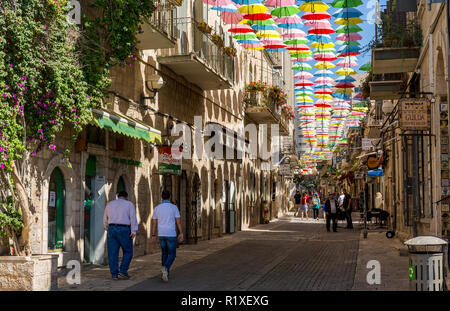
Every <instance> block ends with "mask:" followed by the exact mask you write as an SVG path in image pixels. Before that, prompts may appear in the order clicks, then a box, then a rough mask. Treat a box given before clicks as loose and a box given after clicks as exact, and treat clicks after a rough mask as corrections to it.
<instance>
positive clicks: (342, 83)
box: [334, 82, 355, 89]
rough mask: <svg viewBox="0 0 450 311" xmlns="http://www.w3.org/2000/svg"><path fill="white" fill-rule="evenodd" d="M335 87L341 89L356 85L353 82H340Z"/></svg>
mask: <svg viewBox="0 0 450 311" xmlns="http://www.w3.org/2000/svg"><path fill="white" fill-rule="evenodd" d="M334 87H335V88H339V89H350V88H354V87H355V85H354V84H353V83H351V82H339V83H337V84H336V85H335V86H334Z"/></svg>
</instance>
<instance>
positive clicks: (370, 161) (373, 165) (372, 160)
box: [367, 156, 379, 170]
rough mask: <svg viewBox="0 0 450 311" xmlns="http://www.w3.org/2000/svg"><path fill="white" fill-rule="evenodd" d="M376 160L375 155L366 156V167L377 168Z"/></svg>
mask: <svg viewBox="0 0 450 311" xmlns="http://www.w3.org/2000/svg"><path fill="white" fill-rule="evenodd" d="M378 165H379V163H378V160H377V157H376V156H370V157H368V158H367V167H368V168H369V169H371V170H374V169H376V168H378Z"/></svg>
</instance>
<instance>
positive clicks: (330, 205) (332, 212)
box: [325, 193, 338, 232]
mask: <svg viewBox="0 0 450 311" xmlns="http://www.w3.org/2000/svg"><path fill="white" fill-rule="evenodd" d="M337 209H338V202H337V201H336V200H335V198H334V195H333V194H332V193H330V196H329V199H328V200H327V202H326V203H325V214H326V215H327V224H326V227H327V231H328V232H330V222H331V221H333V232H337V221H336V217H337V211H338V210H337Z"/></svg>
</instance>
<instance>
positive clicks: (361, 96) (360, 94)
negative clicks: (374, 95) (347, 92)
mask: <svg viewBox="0 0 450 311" xmlns="http://www.w3.org/2000/svg"><path fill="white" fill-rule="evenodd" d="M353 98H363V95H362V93H358V94H356V95H355V97H353Z"/></svg>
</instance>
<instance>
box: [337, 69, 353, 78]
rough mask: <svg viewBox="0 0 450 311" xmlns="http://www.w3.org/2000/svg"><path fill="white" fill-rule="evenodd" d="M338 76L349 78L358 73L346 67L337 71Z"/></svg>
mask: <svg viewBox="0 0 450 311" xmlns="http://www.w3.org/2000/svg"><path fill="white" fill-rule="evenodd" d="M336 74H337V75H343V76H349V75H354V74H356V71H355V70H354V69H352V68H348V67H344V68H341V69H339V70H337V71H336Z"/></svg>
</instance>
